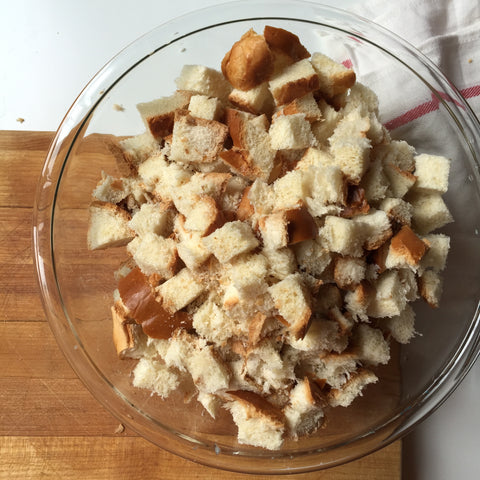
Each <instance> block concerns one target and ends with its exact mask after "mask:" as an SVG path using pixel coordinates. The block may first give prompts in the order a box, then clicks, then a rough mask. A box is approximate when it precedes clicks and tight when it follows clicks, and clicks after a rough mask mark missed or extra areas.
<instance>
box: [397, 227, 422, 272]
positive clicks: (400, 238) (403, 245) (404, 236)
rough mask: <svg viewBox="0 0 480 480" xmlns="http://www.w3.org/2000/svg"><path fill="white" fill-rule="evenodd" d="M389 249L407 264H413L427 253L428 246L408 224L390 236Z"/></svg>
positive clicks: (416, 263)
mask: <svg viewBox="0 0 480 480" xmlns="http://www.w3.org/2000/svg"><path fill="white" fill-rule="evenodd" d="M390 249H391V251H392V252H394V253H395V255H399V256H402V257H403V258H405V261H406V262H407V263H408V264H409V265H412V266H415V265H418V263H419V262H420V260H421V259H422V257H423V256H424V255H425V253H427V250H428V246H427V244H426V243H425V242H424V241H423V240H422V239H421V238H420V237H418V235H416V234H415V233H414V232H413V230H412V229H411V228H410V227H409V226H408V225H404V226H403V227H402V228H401V229H400V231H399V232H398V233H397V234H396V235H395V236H394V237H393V238H392V240H391V242H390Z"/></svg>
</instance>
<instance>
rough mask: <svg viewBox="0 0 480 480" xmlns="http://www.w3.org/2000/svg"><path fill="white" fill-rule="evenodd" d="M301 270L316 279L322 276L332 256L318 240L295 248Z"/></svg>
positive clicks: (309, 241)
mask: <svg viewBox="0 0 480 480" xmlns="http://www.w3.org/2000/svg"><path fill="white" fill-rule="evenodd" d="M293 251H294V252H295V258H296V260H297V263H298V266H299V268H300V270H303V271H305V272H307V273H309V274H311V275H313V276H315V277H319V276H320V275H322V273H323V272H324V270H325V269H326V268H327V267H328V265H329V264H330V262H331V260H332V255H331V253H330V251H329V250H327V249H326V248H325V247H324V246H323V245H322V244H321V243H320V242H319V241H318V240H305V241H304V242H301V243H299V244H297V245H295V246H294V247H293Z"/></svg>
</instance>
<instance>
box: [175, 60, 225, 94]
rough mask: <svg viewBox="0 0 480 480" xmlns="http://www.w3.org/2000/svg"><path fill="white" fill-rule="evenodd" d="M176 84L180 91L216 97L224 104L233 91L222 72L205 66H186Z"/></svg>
mask: <svg viewBox="0 0 480 480" xmlns="http://www.w3.org/2000/svg"><path fill="white" fill-rule="evenodd" d="M175 83H176V85H177V88H178V89H179V90H186V91H192V92H197V93H200V94H201V95H206V96H207V97H216V98H218V99H220V100H221V101H222V102H225V101H226V100H227V99H228V95H229V94H230V92H231V90H232V86H231V85H230V84H229V83H228V81H227V80H226V79H225V77H224V76H223V75H222V74H221V72H219V71H217V70H215V69H213V68H209V67H205V66H203V65H184V66H183V68H182V70H181V72H180V76H179V77H178V78H176V79H175Z"/></svg>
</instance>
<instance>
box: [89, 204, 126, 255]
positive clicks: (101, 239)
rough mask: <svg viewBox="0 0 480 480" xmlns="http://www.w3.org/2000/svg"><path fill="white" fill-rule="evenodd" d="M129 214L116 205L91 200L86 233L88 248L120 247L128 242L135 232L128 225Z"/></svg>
mask: <svg viewBox="0 0 480 480" xmlns="http://www.w3.org/2000/svg"><path fill="white" fill-rule="evenodd" d="M129 221H130V215H129V214H128V213H127V212H126V211H125V210H123V209H121V208H120V207H118V206H117V205H115V204H113V203H108V202H98V201H96V202H92V204H91V205H90V219H89V226H88V233H87V243H88V248H89V249H90V250H101V249H104V248H110V247H120V246H123V245H126V244H127V243H129V242H130V241H131V240H132V239H133V237H134V236H135V232H134V231H133V230H132V229H131V228H130V227H129V226H128V222H129Z"/></svg>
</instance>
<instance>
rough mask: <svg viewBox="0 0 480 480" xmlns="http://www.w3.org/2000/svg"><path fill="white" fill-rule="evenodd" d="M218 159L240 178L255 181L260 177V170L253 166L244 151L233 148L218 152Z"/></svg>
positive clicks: (248, 155)
mask: <svg viewBox="0 0 480 480" xmlns="http://www.w3.org/2000/svg"><path fill="white" fill-rule="evenodd" d="M219 157H220V158H221V159H222V160H223V161H224V162H225V163H226V164H227V165H228V166H229V167H231V169H232V170H233V171H234V172H236V173H238V174H239V175H241V176H242V177H245V178H247V179H249V180H255V179H256V178H258V177H260V176H261V172H260V170H259V169H258V168H257V167H256V166H255V165H254V164H253V162H252V158H251V157H250V154H249V153H248V152H247V151H246V150H243V149H240V148H236V147H233V148H232V149H230V150H224V151H223V152H220V154H219Z"/></svg>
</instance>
